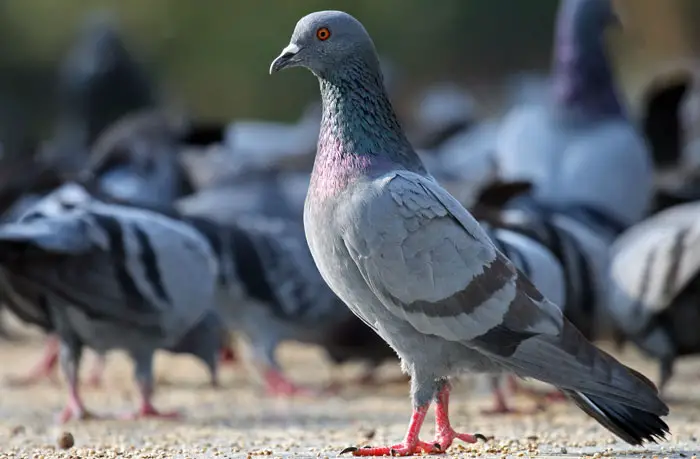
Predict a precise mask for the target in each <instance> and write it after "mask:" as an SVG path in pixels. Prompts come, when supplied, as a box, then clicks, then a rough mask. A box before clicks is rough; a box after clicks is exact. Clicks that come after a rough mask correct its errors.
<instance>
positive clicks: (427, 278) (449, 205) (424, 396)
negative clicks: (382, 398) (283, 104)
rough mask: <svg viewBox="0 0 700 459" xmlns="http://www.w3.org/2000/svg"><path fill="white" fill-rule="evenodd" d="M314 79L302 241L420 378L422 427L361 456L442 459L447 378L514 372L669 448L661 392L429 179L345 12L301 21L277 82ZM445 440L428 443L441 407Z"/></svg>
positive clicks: (280, 60) (612, 426) (418, 419)
mask: <svg viewBox="0 0 700 459" xmlns="http://www.w3.org/2000/svg"><path fill="white" fill-rule="evenodd" d="M290 67H306V68H307V69H309V70H310V71H311V72H312V73H313V74H315V75H316V77H317V78H318V80H319V83H320V91H321V100H322V104H323V116H322V121H321V128H320V133H319V140H318V149H317V153H316V159H315V162H314V167H313V171H312V176H311V183H310V186H309V192H308V195H307V200H306V204H305V208H304V227H305V233H306V239H307V242H308V244H309V248H310V251H311V254H312V256H313V259H314V261H315V262H316V265H317V266H318V269H319V271H320V273H321V275H322V276H323V279H324V280H325V281H326V282H327V283H328V285H329V287H330V288H331V289H332V290H333V291H334V292H335V293H336V294H337V295H338V297H339V298H340V299H342V300H343V302H345V303H346V305H347V306H348V307H349V308H350V309H351V310H352V312H354V313H355V314H356V315H357V316H358V317H359V318H361V319H362V320H363V321H364V322H365V323H366V324H367V325H368V326H370V327H372V328H373V329H374V330H375V331H376V332H377V333H378V334H379V335H380V336H381V337H382V338H383V339H384V340H386V341H387V342H388V343H389V345H391V347H392V348H393V349H394V350H395V351H396V352H397V353H398V355H399V357H400V358H401V361H402V368H403V369H404V371H405V372H407V373H409V374H410V376H411V399H412V404H413V414H412V416H411V421H410V424H409V427H408V431H407V433H406V436H405V438H404V439H403V441H402V442H400V443H398V444H396V445H393V446H389V447H368V448H357V447H350V448H347V449H346V451H348V452H352V454H353V455H356V456H377V455H390V454H393V455H404V456H405V455H412V454H415V453H418V452H427V453H441V452H444V451H445V450H446V449H447V448H448V447H449V446H450V445H451V444H452V442H453V441H454V440H455V439H460V440H462V441H465V442H470V443H474V442H476V441H477V440H478V439H479V438H481V439H484V438H485V437H484V436H483V435H480V434H476V435H470V434H463V433H458V432H456V431H455V430H454V429H453V428H452V426H451V424H450V421H449V412H448V404H449V398H450V390H451V389H450V378H451V377H453V376H457V375H459V374H461V373H464V372H484V373H492V374H493V373H500V372H512V373H515V374H517V375H518V376H521V377H531V378H535V379H538V380H541V381H544V382H547V383H549V384H552V385H554V386H557V387H559V388H560V389H562V390H563V391H565V392H566V394H567V395H568V396H569V397H570V398H571V399H572V400H573V401H574V402H575V403H576V404H577V406H579V407H580V408H581V409H582V410H583V411H585V412H586V413H587V414H589V415H590V416H592V417H593V418H594V419H596V420H597V421H598V422H599V423H601V424H602V425H603V426H604V427H606V428H607V429H609V430H610V431H611V432H613V433H614V434H616V435H617V436H618V437H620V438H621V439H623V440H625V441H626V442H628V443H631V444H640V443H642V442H643V441H645V440H649V441H652V440H655V439H660V438H664V436H665V434H666V433H667V432H668V430H669V429H668V426H667V425H666V423H665V422H664V421H663V420H662V419H661V416H664V415H666V414H667V413H668V407H667V406H666V405H665V404H664V402H663V401H662V400H661V399H660V398H659V396H658V392H657V390H656V388H655V386H654V385H653V383H652V382H651V381H649V380H648V379H647V378H646V377H644V376H643V375H641V374H640V373H638V372H636V371H634V370H632V369H630V368H628V367H626V366H624V365H622V364H621V363H619V362H618V361H617V360H615V359H614V358H613V357H611V356H609V355H608V354H606V353H604V352H602V351H600V350H599V349H598V348H596V347H595V346H594V345H592V344H591V343H590V342H589V341H587V340H586V339H585V338H584V337H583V336H582V335H581V334H580V332H578V330H576V328H575V327H574V326H572V325H571V324H570V323H569V321H568V320H566V319H565V318H564V316H563V315H562V312H561V310H560V309H559V307H557V305H555V304H554V303H552V302H551V301H550V300H548V299H547V298H545V297H544V296H543V295H542V293H541V292H540V291H539V290H538V289H537V288H536V287H535V286H534V285H533V284H532V282H531V281H530V280H529V279H528V278H527V277H526V276H525V275H523V274H522V273H521V272H519V271H518V270H517V269H516V268H515V266H514V265H513V263H512V262H511V261H510V260H509V259H508V258H507V257H506V256H505V255H504V254H503V253H502V252H501V251H499V250H498V249H497V248H496V247H495V246H494V244H493V242H492V241H491V240H490V239H489V238H488V236H487V234H486V233H485V232H484V230H483V229H482V227H481V226H480V225H479V224H478V222H477V221H476V220H475V219H474V218H473V217H472V216H471V215H470V214H469V212H468V211H467V210H466V209H465V208H464V207H462V205H461V204H460V203H459V202H458V201H457V200H456V199H455V198H453V197H452V196H451V195H450V194H449V193H447V192H446V191H445V190H444V189H443V188H442V187H441V186H440V185H439V184H438V183H437V182H436V181H435V180H434V179H433V178H432V177H431V176H430V175H429V174H427V172H426V170H425V167H424V166H423V164H422V163H421V161H420V159H419V157H418V156H417V154H416V153H415V151H414V149H413V147H412V146H411V144H410V143H409V142H408V140H407V138H406V135H405V134H404V132H403V129H402V128H401V125H400V124H399V121H398V120H397V117H396V114H395V112H394V109H393V107H392V105H391V102H390V101H389V98H388V96H387V93H386V90H385V89H384V87H383V83H382V76H381V72H380V69H379V64H378V62H377V55H376V51H375V48H374V43H373V41H372V39H371V38H370V36H369V34H368V33H367V31H366V30H365V28H364V27H363V25H362V24H361V23H360V22H359V21H358V20H357V19H355V18H354V17H352V16H350V15H349V14H347V13H344V12H340V11H321V12H315V13H311V14H309V15H307V16H305V17H303V18H301V19H300V20H299V22H298V23H297V24H296V27H295V29H294V32H293V34H292V37H291V40H290V43H289V45H287V47H285V48H284V49H283V50H282V52H281V54H280V55H279V56H278V57H277V58H276V59H275V60H274V61H273V62H272V64H271V66H270V73H274V72H277V71H280V70H282V69H285V68H290ZM433 401H435V403H436V426H435V427H436V429H435V431H436V437H435V439H434V441H431V442H424V441H421V440H420V439H419V431H420V428H421V425H422V424H423V422H424V420H425V416H426V414H427V411H428V409H429V407H430V405H431V403H432V402H433Z"/></svg>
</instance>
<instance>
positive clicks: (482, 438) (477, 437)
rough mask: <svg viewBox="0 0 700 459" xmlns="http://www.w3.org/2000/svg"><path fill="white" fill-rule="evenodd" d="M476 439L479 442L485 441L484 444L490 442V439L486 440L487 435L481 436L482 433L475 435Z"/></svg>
mask: <svg viewBox="0 0 700 459" xmlns="http://www.w3.org/2000/svg"><path fill="white" fill-rule="evenodd" d="M474 438H476V439H477V440H481V441H483V442H488V441H489V439H488V438H486V436H485V435H482V434H480V433H475V434H474Z"/></svg>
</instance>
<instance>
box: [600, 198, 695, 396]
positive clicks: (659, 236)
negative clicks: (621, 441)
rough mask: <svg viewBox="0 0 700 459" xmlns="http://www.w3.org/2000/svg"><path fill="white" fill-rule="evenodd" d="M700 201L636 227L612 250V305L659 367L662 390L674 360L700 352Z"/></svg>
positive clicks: (625, 330)
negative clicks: (699, 305) (699, 304)
mask: <svg viewBox="0 0 700 459" xmlns="http://www.w3.org/2000/svg"><path fill="white" fill-rule="evenodd" d="M699 237H700V203H697V202H696V203H688V204H682V205H679V206H675V207H672V208H670V209H667V210H665V211H663V212H660V213H658V214H656V215H654V216H652V217H650V218H649V219H647V220H645V221H643V222H641V223H638V224H637V225H635V226H633V227H632V228H630V229H629V230H627V231H626V232H625V233H623V234H622V236H620V238H619V239H618V240H617V241H616V242H615V244H614V245H613V246H612V264H611V268H610V273H611V282H612V286H611V288H610V304H611V308H612V312H613V314H614V317H615V319H616V324H617V326H618V327H619V328H620V330H621V332H622V333H623V336H624V337H625V338H626V339H629V340H631V341H632V342H634V343H635V344H636V345H638V346H639V347H640V348H641V349H642V350H643V351H644V352H646V353H648V354H649V355H651V356H653V357H655V358H657V359H658V360H659V363H660V366H661V378H660V382H659V388H660V389H661V390H663V389H664V387H666V384H667V383H668V381H669V380H670V378H671V376H672V375H673V364H674V361H675V359H676V358H677V357H680V356H683V355H689V354H697V353H700V335H699V334H698V327H700V308H698V300H699V299H700V290H699V289H698V286H699V285H700V284H699V283H698V278H699V276H700V253H699V252H698V248H699V247H700V244H699V241H700V240H699V239H698V238H699Z"/></svg>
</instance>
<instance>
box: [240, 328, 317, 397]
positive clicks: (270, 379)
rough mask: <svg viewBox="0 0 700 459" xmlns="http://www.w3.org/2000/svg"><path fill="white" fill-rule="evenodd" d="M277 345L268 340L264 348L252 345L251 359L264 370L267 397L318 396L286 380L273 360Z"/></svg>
mask: <svg viewBox="0 0 700 459" xmlns="http://www.w3.org/2000/svg"><path fill="white" fill-rule="evenodd" d="M276 344H277V343H276V342H273V341H272V340H270V341H269V342H268V343H266V345H265V346H258V345H256V344H255V343H254V344H253V358H254V359H255V360H256V361H257V362H260V366H261V367H262V368H264V371H263V378H264V379H265V391H266V392H267V394H268V395H272V396H282V397H291V396H294V395H309V396H313V395H318V394H317V393H316V392H315V391H313V390H312V389H309V388H306V387H302V386H299V385H297V384H295V383H293V382H292V381H290V380H289V378H287V377H286V376H285V375H284V373H282V370H281V369H280V366H279V364H278V363H277V360H276V359H275V349H276V348H277V345H276Z"/></svg>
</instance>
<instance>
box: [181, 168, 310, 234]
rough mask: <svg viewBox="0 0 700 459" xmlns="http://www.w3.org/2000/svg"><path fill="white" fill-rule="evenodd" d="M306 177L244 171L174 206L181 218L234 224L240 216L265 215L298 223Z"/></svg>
mask: <svg viewBox="0 0 700 459" xmlns="http://www.w3.org/2000/svg"><path fill="white" fill-rule="evenodd" d="M308 183H309V174H308V173H296V172H290V173H285V172H280V171H274V170H268V171H248V172H247V173H241V174H237V175H236V176H234V177H231V178H230V179H229V180H226V181H225V182H222V183H220V184H215V185H212V186H210V187H207V188H204V189H201V190H198V191H197V192H196V193H193V194H191V195H189V196H185V197H183V198H181V199H179V200H178V201H177V202H176V203H175V207H176V208H177V209H178V211H180V212H182V213H183V214H185V215H191V216H198V217H203V218H208V219H210V220H214V221H216V222H218V223H222V224H236V222H237V221H238V219H239V218H240V217H241V216H245V215H265V216H268V217H274V218H285V219H290V220H297V221H298V220H301V215H302V212H303V210H304V198H305V197H306V190H307V189H308Z"/></svg>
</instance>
